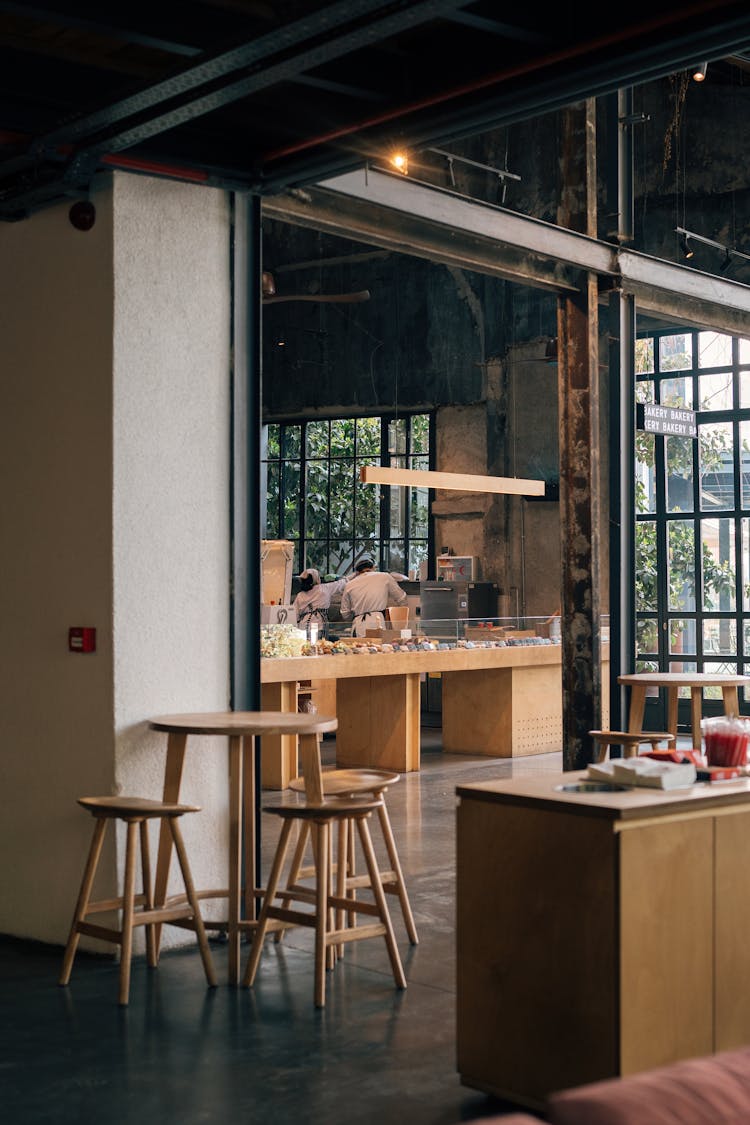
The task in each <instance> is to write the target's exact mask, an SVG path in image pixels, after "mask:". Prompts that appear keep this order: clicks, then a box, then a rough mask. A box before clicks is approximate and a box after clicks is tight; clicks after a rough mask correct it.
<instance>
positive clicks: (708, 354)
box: [698, 332, 732, 367]
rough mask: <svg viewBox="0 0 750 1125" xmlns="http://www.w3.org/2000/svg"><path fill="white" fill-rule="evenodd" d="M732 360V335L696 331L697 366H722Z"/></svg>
mask: <svg viewBox="0 0 750 1125" xmlns="http://www.w3.org/2000/svg"><path fill="white" fill-rule="evenodd" d="M731 362H732V337H731V336H726V335H724V333H722V332H699V333H698V366H699V367H724V366H725V364H729V363H731Z"/></svg>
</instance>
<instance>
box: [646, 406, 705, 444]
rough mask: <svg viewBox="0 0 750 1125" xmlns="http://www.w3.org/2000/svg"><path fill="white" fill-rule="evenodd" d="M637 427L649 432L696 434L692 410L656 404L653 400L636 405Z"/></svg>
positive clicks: (678, 435)
mask: <svg viewBox="0 0 750 1125" xmlns="http://www.w3.org/2000/svg"><path fill="white" fill-rule="evenodd" d="M638 429H639V430H646V432H647V433H651V434H672V435H675V436H676V437H697V436H698V426H697V423H696V421H695V411H694V410H683V409H682V408H680V407H676V406H657V405H656V403H655V402H644V403H643V404H639V405H638Z"/></svg>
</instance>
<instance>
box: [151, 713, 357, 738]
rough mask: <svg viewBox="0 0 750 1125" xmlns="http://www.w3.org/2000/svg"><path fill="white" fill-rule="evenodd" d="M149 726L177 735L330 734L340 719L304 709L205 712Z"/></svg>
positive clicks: (156, 721) (160, 719)
mask: <svg viewBox="0 0 750 1125" xmlns="http://www.w3.org/2000/svg"><path fill="white" fill-rule="evenodd" d="M149 727H150V728H151V730H163V731H168V732H169V733H173V734H229V735H232V734H234V735H251V734H259V735H263V734H326V733H327V732H328V731H332V730H336V729H337V727H338V719H335V718H330V717H327V716H325V715H316V714H309V713H307V712H302V711H203V712H197V713H193V714H187V715H159V716H158V717H157V718H155V719H151V721H150V722H149Z"/></svg>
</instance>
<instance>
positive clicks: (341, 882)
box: [334, 817, 351, 960]
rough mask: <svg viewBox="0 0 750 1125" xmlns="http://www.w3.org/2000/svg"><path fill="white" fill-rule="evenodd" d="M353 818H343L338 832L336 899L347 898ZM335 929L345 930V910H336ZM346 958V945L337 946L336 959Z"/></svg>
mask: <svg viewBox="0 0 750 1125" xmlns="http://www.w3.org/2000/svg"><path fill="white" fill-rule="evenodd" d="M350 824H351V817H346V818H343V817H342V818H341V820H340V821H339V831H338V849H337V855H336V897H337V898H346V876H347V871H348V869H349V854H348V853H349V846H348V845H349V827H350ZM334 927H335V928H336V929H337V930H341V929H343V928H344V910H343V908H341V907H339V908H338V909H337V910H336V917H335V921H334ZM343 956H344V944H343V942H342V943H341V944H340V945H337V946H336V957H337V958H338V959H339V960H341V959H342V958H343Z"/></svg>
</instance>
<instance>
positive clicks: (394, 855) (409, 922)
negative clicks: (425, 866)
mask: <svg viewBox="0 0 750 1125" xmlns="http://www.w3.org/2000/svg"><path fill="white" fill-rule="evenodd" d="M378 819H379V821H380V827H381V829H382V832H383V839H384V840H385V847H386V851H387V852H388V859H389V861H390V864H391V868H392V870H393V872H394V873H395V876H396V892H397V894H398V900H399V902H400V903H401V913H402V914H403V916H404V923H405V925H406V932H407V934H408V936H409V941H410V943H411V944H412V945H419V938H418V937H417V927H416V926H415V924H414V915H413V914H412V912H411V903H410V902H409V896H408V894H407V893H406V883H405V882H404V873H403V871H402V870H401V863H400V861H399V858H398V849H397V847H396V841H395V839H394V836H393V829H392V828H391V821H390V817H389V816H388V809H387V808H386V807H385V801H384V802H383V804H382V805H381V806H380V808H379V809H378Z"/></svg>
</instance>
